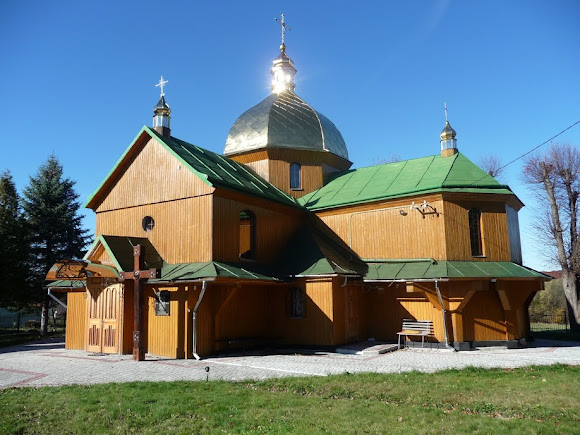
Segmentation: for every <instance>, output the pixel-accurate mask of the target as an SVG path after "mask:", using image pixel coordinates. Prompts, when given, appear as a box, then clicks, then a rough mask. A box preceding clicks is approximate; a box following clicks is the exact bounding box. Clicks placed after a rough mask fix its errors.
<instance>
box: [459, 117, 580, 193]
mask: <svg viewBox="0 0 580 435" xmlns="http://www.w3.org/2000/svg"><path fill="white" fill-rule="evenodd" d="M578 124H580V119H579V120H578V121H576V122H575V123H573V124H571V125H569V126H568V127H566V128H565V129H564V130H562V131H560V132H558V133H556V134H555V135H554V136H552V137H551V138H549V139H547V140H545V141H544V142H542V143H541V144H539V145H536V146H535V147H534V148H532V149H531V150H529V151H527V152H525V153H524V154H522V155H521V156H519V157H516V158H515V159H513V160H512V161H510V162H508V163H506V164H505V165H503V166H500V168H499V169H498V170H499V171H501V170H502V169H504V168H506V167H508V166H509V165H511V164H512V163H515V162H517V161H518V160H520V159H523V158H524V157H525V156H527V155H528V154H531V153H533V152H534V151H536V150H537V149H538V148H541V147H543V146H544V145H546V144H547V143H548V142H550V141H552V140H554V139H556V138H557V137H558V136H560V135H562V134H564V133H565V132H567V131H568V130H570V129H571V128H573V127H575V126H576V125H578ZM488 176H489V174H486V175H485V176H483V177H481V178H480V179H479V180H476V181H474V182H472V183H471V184H469V185H467V186H464V187H460V188H459V189H457V190H455V192H459V191H461V190H463V189H467V188H468V187H471V186H473V185H474V184H477V183H479V182H480V181H481V180H483V179H484V178H487V177H488Z"/></svg>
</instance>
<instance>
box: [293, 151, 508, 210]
mask: <svg viewBox="0 0 580 435" xmlns="http://www.w3.org/2000/svg"><path fill="white" fill-rule="evenodd" d="M454 191H461V192H467V193H470V192H477V193H495V194H510V195H513V192H512V191H511V190H510V188H509V187H508V186H506V185H503V184H500V183H498V182H497V180H496V179H495V178H493V177H491V176H490V175H489V174H487V173H486V172H485V171H484V170H483V169H481V168H479V167H478V166H477V165H475V164H474V163H472V162H471V161H470V160H469V159H468V158H467V157H465V156H464V155H463V154H461V153H457V154H455V155H453V156H451V157H441V155H436V156H429V157H422V158H419V159H413V160H406V161H402V162H396V163H387V164H384V165H378V166H370V167H367V168H359V169H353V170H350V171H346V172H341V173H339V174H337V175H336V176H335V177H334V178H333V179H332V180H331V181H330V182H329V183H327V184H326V185H325V186H323V187H322V188H320V189H318V190H316V191H314V192H312V193H310V194H308V195H306V196H304V197H302V198H300V199H299V201H298V202H299V203H300V204H302V205H304V206H305V207H307V208H308V209H309V210H321V209H325V208H332V207H338V206H344V205H351V204H359V203H365V202H371V201H377V200H382V199H390V198H400V197H404V196H410V195H417V194H426V193H435V192H454Z"/></svg>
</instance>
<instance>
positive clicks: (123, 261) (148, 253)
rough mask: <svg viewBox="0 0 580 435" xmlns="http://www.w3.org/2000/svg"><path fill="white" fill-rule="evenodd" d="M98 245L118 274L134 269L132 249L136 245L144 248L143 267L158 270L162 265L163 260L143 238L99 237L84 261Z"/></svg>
mask: <svg viewBox="0 0 580 435" xmlns="http://www.w3.org/2000/svg"><path fill="white" fill-rule="evenodd" d="M98 243H101V244H102V245H103V247H104V248H105V250H106V251H107V253H108V254H109V257H111V260H112V261H113V263H114V265H115V267H116V268H117V270H118V271H119V272H121V271H125V272H129V271H132V270H133V269H134V263H135V257H134V254H133V247H135V246H137V245H141V246H143V247H144V248H145V259H144V261H143V262H144V265H145V267H147V268H156V269H158V268H160V267H162V266H163V264H164V261H163V259H162V258H161V256H160V255H159V253H158V252H157V250H156V249H155V247H154V246H153V245H152V244H151V242H150V241H149V239H147V238H145V237H122V236H104V235H100V236H99V237H97V238H96V239H95V242H94V243H93V245H92V246H91V247H90V249H89V250H88V252H87V255H85V260H88V257H89V256H90V254H91V253H92V251H93V250H94V248H95V247H96V246H97V244H98Z"/></svg>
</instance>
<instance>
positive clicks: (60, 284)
mask: <svg viewBox="0 0 580 435" xmlns="http://www.w3.org/2000/svg"><path fill="white" fill-rule="evenodd" d="M86 285H87V282H86V281H84V280H78V279H75V280H66V279H61V280H58V281H53V282H51V283H50V284H48V285H47V287H50V288H66V289H82V288H85V287H86Z"/></svg>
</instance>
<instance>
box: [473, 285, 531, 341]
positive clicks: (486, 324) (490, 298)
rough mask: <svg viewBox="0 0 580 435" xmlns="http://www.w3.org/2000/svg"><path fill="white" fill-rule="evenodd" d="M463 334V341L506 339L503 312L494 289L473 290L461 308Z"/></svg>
mask: <svg viewBox="0 0 580 435" xmlns="http://www.w3.org/2000/svg"><path fill="white" fill-rule="evenodd" d="M463 334H464V341H488V340H506V338H507V337H506V328H505V314H504V310H503V308H502V305H501V301H500V299H499V296H498V294H497V292H496V291H493V290H491V289H488V290H484V291H478V292H475V294H474V295H473V297H472V298H471V301H470V302H469V304H467V306H466V307H465V309H464V310H463ZM518 338H520V337H518Z"/></svg>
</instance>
